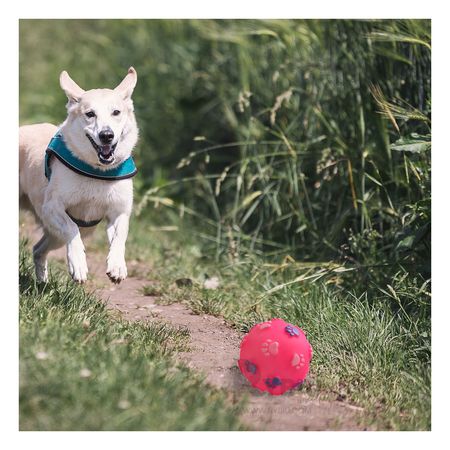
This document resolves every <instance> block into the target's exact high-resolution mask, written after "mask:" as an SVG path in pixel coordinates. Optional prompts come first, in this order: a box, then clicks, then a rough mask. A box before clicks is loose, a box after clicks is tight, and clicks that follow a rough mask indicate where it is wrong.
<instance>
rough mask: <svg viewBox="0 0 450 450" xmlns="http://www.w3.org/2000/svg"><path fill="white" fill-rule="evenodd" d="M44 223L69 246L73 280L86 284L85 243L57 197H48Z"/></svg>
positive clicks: (68, 260) (68, 261) (45, 202)
mask: <svg viewBox="0 0 450 450" xmlns="http://www.w3.org/2000/svg"><path fill="white" fill-rule="evenodd" d="M42 212H43V217H42V221H43V224H44V227H45V228H46V229H47V230H48V231H49V232H50V233H52V234H53V235H54V236H55V237H56V238H57V239H59V240H61V241H62V242H64V243H65V244H66V246H67V264H68V267H69V273H70V275H71V276H72V278H73V280H74V281H76V282H78V283H84V282H85V281H86V280H87V274H88V267H87V262H86V254H85V251H84V245H83V241H82V240H81V235H80V230H79V229H78V226H77V225H76V224H75V223H74V222H73V221H72V219H71V218H70V217H69V216H68V215H67V213H66V211H65V207H64V204H63V202H62V201H61V200H60V199H59V198H57V197H56V196H52V195H51V194H50V195H46V198H45V201H44V204H43V207H42Z"/></svg>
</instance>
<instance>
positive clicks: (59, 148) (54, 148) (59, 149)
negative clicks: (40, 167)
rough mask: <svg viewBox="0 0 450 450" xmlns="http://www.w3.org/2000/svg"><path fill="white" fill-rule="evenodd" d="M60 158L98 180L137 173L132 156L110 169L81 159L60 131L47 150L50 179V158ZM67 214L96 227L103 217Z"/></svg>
mask: <svg viewBox="0 0 450 450" xmlns="http://www.w3.org/2000/svg"><path fill="white" fill-rule="evenodd" d="M53 156H54V157H55V158H57V159H59V160H60V161H61V162H62V163H63V164H64V165H65V166H66V167H68V168H69V169H71V170H73V171H74V172H76V173H78V174H80V175H83V176H85V177H88V178H95V179H97V180H105V181H117V180H125V179H127V178H131V177H134V176H135V175H136V173H137V169H136V165H135V164H134V161H133V158H132V157H131V156H130V157H129V158H128V159H126V160H125V161H123V162H122V163H121V164H119V165H118V166H117V167H114V168H113V169H108V170H100V169H97V168H96V167H92V166H91V165H89V164H87V163H85V162H84V161H82V160H81V159H79V158H77V157H76V156H75V155H74V154H73V153H72V152H71V151H70V150H69V149H68V147H67V145H66V143H65V142H64V139H63V137H62V135H61V134H60V133H57V134H55V136H54V137H53V138H52V139H51V141H50V143H49V144H48V147H47V150H46V152H45V166H44V173H45V177H46V178H47V180H48V181H50V177H51V176H52V170H51V167H50V160H51V158H52V157H53ZM66 214H67V215H68V216H69V217H70V218H71V219H72V221H73V222H75V223H76V224H77V225H78V226H79V227H86V228H87V227H94V226H95V225H98V224H99V223H100V222H101V221H102V219H99V220H90V221H85V220H81V219H76V218H75V217H73V216H71V215H70V214H69V213H68V212H67V211H66Z"/></svg>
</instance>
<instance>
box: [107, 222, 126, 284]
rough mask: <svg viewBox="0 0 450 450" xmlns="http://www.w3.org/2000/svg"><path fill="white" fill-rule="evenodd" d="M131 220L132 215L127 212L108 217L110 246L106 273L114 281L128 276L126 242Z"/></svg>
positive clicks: (116, 281)
mask: <svg viewBox="0 0 450 450" xmlns="http://www.w3.org/2000/svg"><path fill="white" fill-rule="evenodd" d="M129 221H130V217H129V215H128V214H125V213H121V214H117V215H113V216H112V217H108V226H107V229H106V233H107V235H108V240H109V245H110V246H109V254H108V259H107V270H106V274H107V275H108V277H109V279H110V280H111V281H112V282H113V283H120V282H121V281H122V280H124V279H125V278H126V277H127V265H126V263H125V242H126V240H127V236H128V224H129Z"/></svg>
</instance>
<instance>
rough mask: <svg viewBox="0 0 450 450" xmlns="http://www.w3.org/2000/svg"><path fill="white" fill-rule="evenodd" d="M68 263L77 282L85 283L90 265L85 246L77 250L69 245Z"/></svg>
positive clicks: (70, 271)
mask: <svg viewBox="0 0 450 450" xmlns="http://www.w3.org/2000/svg"><path fill="white" fill-rule="evenodd" d="M67 264H68V266H69V273H70V275H71V277H72V279H73V281H75V282H77V283H85V282H86V281H87V275H88V266H87V262H86V255H85V253H84V248H83V249H79V250H77V249H74V248H73V247H72V246H69V247H68V250H67Z"/></svg>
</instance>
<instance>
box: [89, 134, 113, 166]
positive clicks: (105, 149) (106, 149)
mask: <svg viewBox="0 0 450 450" xmlns="http://www.w3.org/2000/svg"><path fill="white" fill-rule="evenodd" d="M86 136H87V138H88V139H89V141H90V142H91V144H92V147H94V148H95V150H96V151H97V156H98V160H99V161H100V162H101V163H102V164H105V165H108V164H112V163H113V162H114V160H115V158H114V150H115V149H116V146H117V142H116V143H115V144H114V145H111V144H105V145H98V144H97V143H96V142H95V141H94V139H92V138H91V136H89V135H88V134H86Z"/></svg>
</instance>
